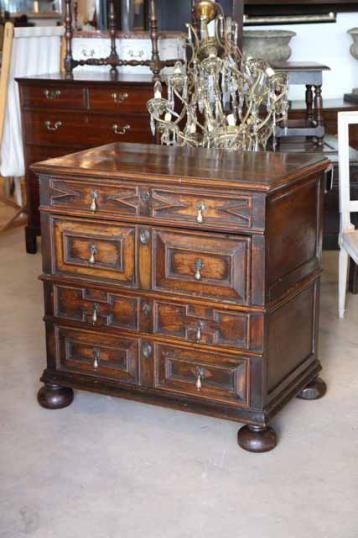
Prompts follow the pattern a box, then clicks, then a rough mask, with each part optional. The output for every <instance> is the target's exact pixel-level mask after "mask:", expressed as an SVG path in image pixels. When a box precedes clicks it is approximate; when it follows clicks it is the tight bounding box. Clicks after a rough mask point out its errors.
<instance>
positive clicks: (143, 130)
mask: <svg viewBox="0 0 358 538" xmlns="http://www.w3.org/2000/svg"><path fill="white" fill-rule="evenodd" d="M88 129H89V133H86V136H88V137H89V140H90V141H91V144H92V141H93V140H95V141H96V142H97V144H98V141H99V140H101V144H106V143H111V142H137V143H143V144H154V143H155V138H154V137H153V135H152V133H151V130H150V126H149V116H148V115H139V114H137V115H135V114H133V115H122V114H116V115H113V116H99V115H98V116H97V115H95V114H93V115H92V116H89V117H88Z"/></svg>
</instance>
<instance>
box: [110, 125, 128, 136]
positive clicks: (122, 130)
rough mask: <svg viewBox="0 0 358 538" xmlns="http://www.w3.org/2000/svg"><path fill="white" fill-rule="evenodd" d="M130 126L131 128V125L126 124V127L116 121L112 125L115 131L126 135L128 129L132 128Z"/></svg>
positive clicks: (117, 133)
mask: <svg viewBox="0 0 358 538" xmlns="http://www.w3.org/2000/svg"><path fill="white" fill-rule="evenodd" d="M130 128H131V126H130V125H125V126H124V127H120V126H119V125H118V124H117V123H114V124H113V125H112V129H113V132H114V134H116V135H124V134H126V132H127V131H129V130H130Z"/></svg>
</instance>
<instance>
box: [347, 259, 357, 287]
mask: <svg viewBox="0 0 358 538" xmlns="http://www.w3.org/2000/svg"><path fill="white" fill-rule="evenodd" d="M349 291H350V292H351V293H354V294H358V265H356V264H355V263H354V261H353V260H352V259H351V260H350V263H349Z"/></svg>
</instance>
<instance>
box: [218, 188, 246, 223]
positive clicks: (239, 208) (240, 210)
mask: <svg viewBox="0 0 358 538" xmlns="http://www.w3.org/2000/svg"><path fill="white" fill-rule="evenodd" d="M218 211H220V212H221V213H224V214H225V213H226V214H228V215H232V216H234V217H235V218H236V219H238V220H239V221H242V222H241V226H244V227H246V228H251V224H252V198H251V197H250V196H245V197H244V196H242V197H240V198H235V201H229V202H225V203H224V204H223V205H222V206H221V207H219V208H218Z"/></svg>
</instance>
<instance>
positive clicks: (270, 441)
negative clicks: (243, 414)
mask: <svg viewBox="0 0 358 538" xmlns="http://www.w3.org/2000/svg"><path fill="white" fill-rule="evenodd" d="M237 441H238V443H239V445H240V446H241V448H243V449H244V450H247V451H248V452H269V450H272V449H273V448H275V446H276V445H277V435H276V432H275V430H274V429H273V428H270V427H266V428H265V427H262V426H253V425H250V424H248V425H247V426H243V427H242V428H241V429H240V430H239V432H238V434H237Z"/></svg>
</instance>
